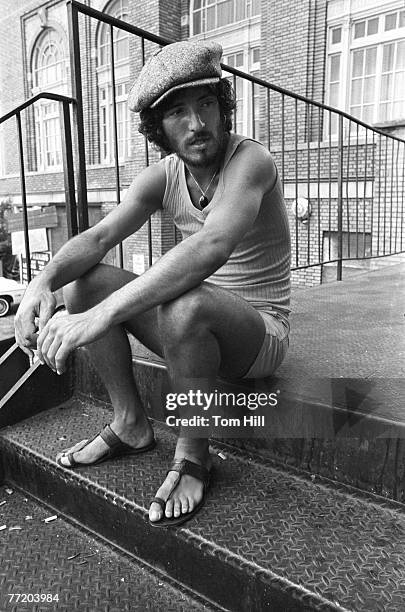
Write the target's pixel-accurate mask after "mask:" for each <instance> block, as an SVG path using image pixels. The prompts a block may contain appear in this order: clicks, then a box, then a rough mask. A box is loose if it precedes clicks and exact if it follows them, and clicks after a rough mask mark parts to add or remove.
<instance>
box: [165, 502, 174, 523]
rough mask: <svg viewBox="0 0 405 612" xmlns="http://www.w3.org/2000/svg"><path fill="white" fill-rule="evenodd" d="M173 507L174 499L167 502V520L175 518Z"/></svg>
mask: <svg viewBox="0 0 405 612" xmlns="http://www.w3.org/2000/svg"><path fill="white" fill-rule="evenodd" d="M173 507H174V502H173V500H172V499H168V500H167V502H166V507H165V516H166V518H172V516H173Z"/></svg>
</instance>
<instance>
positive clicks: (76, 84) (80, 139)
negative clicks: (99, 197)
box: [67, 0, 89, 232]
mask: <svg viewBox="0 0 405 612" xmlns="http://www.w3.org/2000/svg"><path fill="white" fill-rule="evenodd" d="M67 11H68V28H69V52H70V65H71V70H72V75H71V77H72V96H73V98H75V99H76V104H75V105H74V108H73V127H74V134H75V140H76V149H77V160H76V163H77V174H76V176H77V200H78V216H79V231H80V232H82V231H84V230H86V229H87V228H88V227H89V211H88V202H87V180H86V153H85V146H84V120H83V94H82V76H81V65H80V40H79V19H78V10H77V8H76V6H75V5H74V4H73V3H72V1H71V0H68V1H67Z"/></svg>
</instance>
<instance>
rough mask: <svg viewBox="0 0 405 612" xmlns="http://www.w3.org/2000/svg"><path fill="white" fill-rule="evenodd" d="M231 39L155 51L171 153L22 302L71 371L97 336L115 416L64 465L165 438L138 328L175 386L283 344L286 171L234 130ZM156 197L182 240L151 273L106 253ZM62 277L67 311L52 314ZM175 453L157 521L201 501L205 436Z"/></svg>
mask: <svg viewBox="0 0 405 612" xmlns="http://www.w3.org/2000/svg"><path fill="white" fill-rule="evenodd" d="M221 53H222V49H221V47H220V45H218V44H216V43H204V42H201V43H195V42H180V43H174V44H171V45H168V46H167V47H164V48H163V49H162V50H160V51H158V52H157V53H155V54H154V55H153V56H152V57H151V59H150V60H149V61H148V62H147V63H146V64H145V66H144V68H143V69H142V71H141V73H140V76H139V78H138V80H137V81H136V83H135V84H134V86H133V88H132V90H131V93H130V96H129V105H130V108H131V110H134V111H137V112H140V117H141V125H140V131H141V132H142V133H144V134H145V135H146V136H147V138H148V139H149V140H150V141H151V142H154V143H155V144H156V145H157V146H159V147H160V148H161V149H163V151H165V152H166V153H168V154H169V155H167V156H166V157H165V158H164V159H162V160H161V161H160V162H158V163H156V164H154V165H152V166H150V167H148V168H146V169H144V170H143V171H142V172H141V173H140V174H139V175H138V176H137V177H136V178H135V180H134V181H133V183H132V185H131V186H130V187H129V189H128V191H127V193H126V195H125V198H124V199H123V202H122V203H121V204H120V205H119V206H118V207H117V208H116V209H114V210H113V211H112V212H111V213H110V214H109V215H108V216H107V217H105V218H104V219H103V220H102V221H100V222H99V223H98V224H97V225H96V226H94V227H92V228H90V229H89V230H87V231H85V232H83V233H82V234H80V235H79V236H76V237H74V238H72V239H71V240H70V241H69V242H67V243H66V244H65V245H64V246H63V247H62V248H61V249H60V251H59V252H58V253H57V255H56V256H55V257H54V259H53V260H52V261H51V262H50V263H49V264H48V265H47V266H46V268H45V269H44V270H43V271H42V273H41V274H40V275H39V276H38V277H36V278H35V279H34V280H33V281H32V283H31V284H30V285H29V287H28V289H27V291H26V294H25V297H24V300H23V302H22V304H21V306H20V308H19V310H18V313H17V316H16V339H17V342H18V344H19V345H20V346H21V348H22V349H23V350H25V352H27V353H29V354H31V353H32V349H34V348H35V347H37V349H38V356H39V358H40V359H41V361H42V362H43V363H46V364H47V365H48V366H49V367H50V368H52V369H53V370H54V371H56V372H58V373H61V372H63V371H64V369H65V363H66V359H67V357H68V355H69V353H70V352H71V351H73V350H74V349H75V348H77V347H79V346H86V347H87V348H88V351H89V353H90V355H91V358H92V360H93V362H94V364H95V366H96V368H97V369H98V371H99V373H100V375H101V378H102V380H103V381H104V383H105V385H106V387H107V390H108V392H109V395H110V398H111V402H112V405H113V408H114V418H113V421H112V423H111V425H110V426H107V427H106V428H104V429H103V430H102V431H101V432H100V434H98V435H97V436H95V437H94V438H93V439H91V440H90V441H88V440H82V441H81V442H79V443H78V444H76V445H75V446H73V447H72V448H70V449H68V450H66V451H63V452H61V453H59V455H58V456H57V461H58V463H59V465H61V466H63V467H65V468H74V467H77V466H80V465H89V464H94V463H98V462H101V461H105V460H106V459H108V458H111V457H116V456H121V455H126V454H136V453H139V452H145V451H147V450H151V449H152V448H153V446H154V444H155V441H154V435H153V431H152V428H151V425H150V423H149V421H148V419H147V417H146V415H145V412H144V410H143V407H142V405H141V401H140V398H139V394H138V391H137V388H136V385H135V381H134V378H133V373H132V359H131V351H130V345H129V342H128V338H127V332H129V333H131V334H133V335H134V336H135V337H136V338H137V339H138V340H140V341H141V342H142V343H143V344H144V345H145V346H147V347H148V348H149V349H151V350H152V351H154V352H155V353H157V354H158V355H161V356H162V357H164V358H165V360H166V364H167V368H168V373H169V377H170V380H171V384H172V387H173V391H174V392H184V391H186V392H187V391H188V390H190V389H196V390H197V389H200V390H201V391H203V392H205V391H207V390H208V389H212V388H214V387H215V381H216V378H217V376H218V375H220V376H222V377H230V378H232V379H235V378H245V377H246V378H261V377H264V376H268V375H270V374H271V373H272V372H273V371H274V370H275V369H276V368H277V367H278V365H279V364H280V363H281V361H282V360H283V358H284V356H285V354H286V351H287V347H288V331H289V324H288V314H289V300H290V235H289V225H288V219H287V213H286V208H285V204H284V201H283V197H282V191H281V185H280V180H279V178H278V174H277V169H276V167H275V164H274V162H273V160H272V157H271V155H270V153H269V151H268V150H267V149H266V148H265V147H264V146H263V145H261V144H260V143H258V142H256V141H254V140H252V139H249V138H246V137H243V136H239V135H236V134H234V133H231V126H232V124H231V116H232V111H233V109H234V107H235V103H234V93H233V90H232V87H231V85H230V83H229V81H228V80H226V79H222V78H221V66H220V58H221ZM158 209H167V210H168V211H169V213H170V214H171V215H172V217H173V219H174V222H175V224H176V226H177V227H178V228H179V230H180V231H181V234H182V237H183V240H182V242H180V243H179V244H178V245H176V246H175V247H174V248H173V249H171V250H170V251H169V252H168V253H166V254H165V255H164V256H163V257H161V258H160V259H159V260H158V261H157V262H156V263H155V264H154V265H153V266H152V267H151V268H149V269H148V270H147V271H146V272H145V273H144V274H142V275H140V276H136V275H135V274H132V273H131V272H128V271H126V270H121V269H118V268H115V267H112V266H108V265H104V264H100V263H99V262H100V261H101V260H102V258H103V257H104V256H105V255H106V253H107V252H108V251H109V249H111V248H112V247H114V246H115V245H117V244H118V243H119V242H121V241H123V240H124V239H125V238H126V237H127V236H129V235H130V234H132V233H134V232H136V231H137V230H138V229H139V228H141V227H142V225H143V224H144V223H145V222H146V221H147V219H148V218H149V217H150V216H151V215H152V214H153V213H154V212H155V211H157V210H158ZM59 287H64V299H65V304H66V308H67V311H68V314H65V315H62V316H58V317H53V314H54V312H55V298H54V296H53V293H52V292H53V291H55V290H56V289H58V288H59ZM35 317H38V318H39V330H37V329H36V327H35ZM37 332H38V333H37ZM189 408H190V407H188V408H187V407H185V408H184V409H183V410H185V411H186V412H187V410H188V413H190V410H189ZM180 414H181V411H180ZM174 458H175V463H174V464H173V466H172V467H171V468H170V470H169V472H168V473H167V476H166V478H165V480H164V482H163V484H162V486H161V487H160V488H159V490H158V491H157V495H156V498H155V499H154V501H153V502H152V503H151V506H150V510H149V520H150V522H151V524H152V525H155V526H166V525H174V524H179V523H181V522H184V521H185V520H187V519H188V518H190V517H191V516H193V515H194V514H195V513H196V511H198V510H199V508H200V507H201V506H202V504H203V502H204V498H205V493H206V488H207V485H208V477H209V470H210V457H209V452H208V440H207V439H202V438H197V439H192V438H188V437H186V436H185V435H184V432H181V433H180V436H179V438H178V441H177V446H176V450H175V455H174Z"/></svg>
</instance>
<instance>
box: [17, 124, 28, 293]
mask: <svg viewBox="0 0 405 612" xmlns="http://www.w3.org/2000/svg"><path fill="white" fill-rule="evenodd" d="M15 118H16V120H17V132H18V154H19V161H20V185H21V201H22V206H23V219H24V247H25V259H26V262H27V280H28V282H29V283H30V282H31V254H30V237H29V232H28V211H27V191H26V187H25V169H24V146H23V139H22V129H21V113H20V112H18V113H17V114H16V116H15Z"/></svg>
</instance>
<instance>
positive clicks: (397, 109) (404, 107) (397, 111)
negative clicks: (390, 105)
mask: <svg viewBox="0 0 405 612" xmlns="http://www.w3.org/2000/svg"><path fill="white" fill-rule="evenodd" d="M404 117H405V102H395V104H394V118H395V119H403V118H404Z"/></svg>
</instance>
